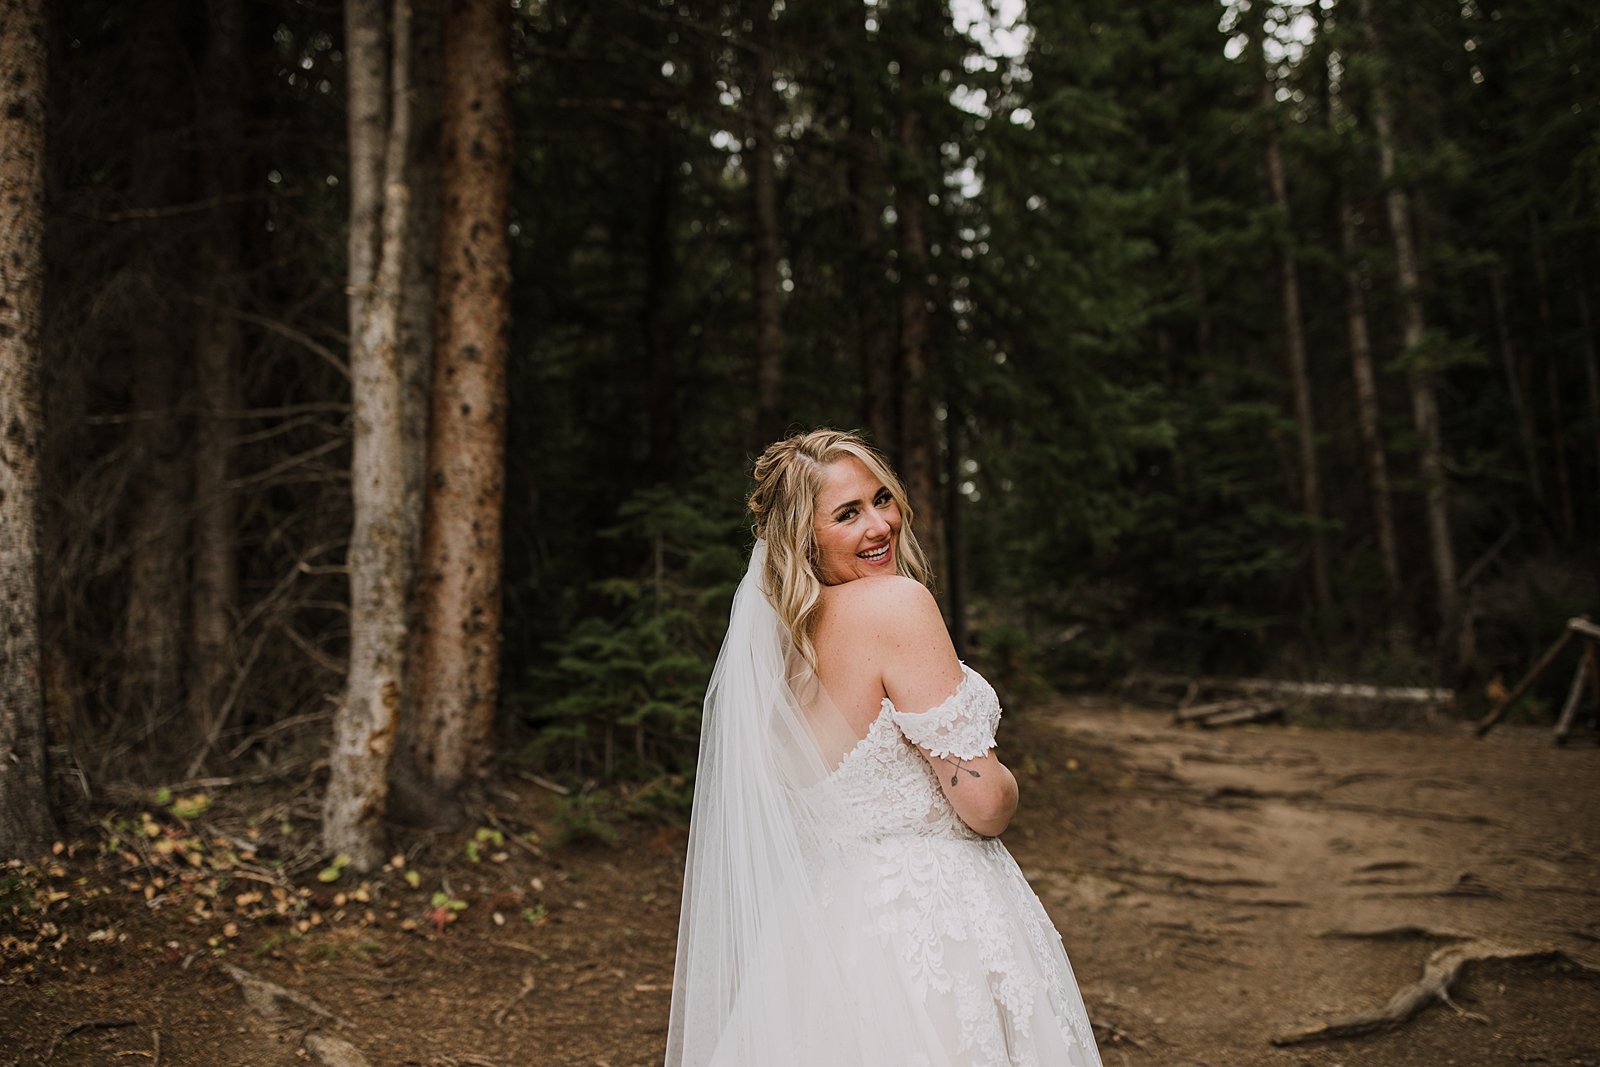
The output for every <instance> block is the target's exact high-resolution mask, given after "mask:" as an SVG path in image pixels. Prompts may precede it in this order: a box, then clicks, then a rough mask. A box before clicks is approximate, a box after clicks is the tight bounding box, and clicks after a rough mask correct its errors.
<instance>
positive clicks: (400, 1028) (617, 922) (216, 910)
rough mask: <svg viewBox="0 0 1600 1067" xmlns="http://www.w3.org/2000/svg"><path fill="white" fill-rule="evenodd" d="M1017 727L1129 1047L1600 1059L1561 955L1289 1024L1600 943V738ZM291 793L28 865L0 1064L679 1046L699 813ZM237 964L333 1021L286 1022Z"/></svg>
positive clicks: (4, 1007) (634, 1051) (614, 1057)
mask: <svg viewBox="0 0 1600 1067" xmlns="http://www.w3.org/2000/svg"><path fill="white" fill-rule="evenodd" d="M1001 743H1002V749H1001V753H1002V756H1003V757H1004V758H1005V759H1006V760H1007V761H1008V762H1009V763H1010V764H1011V765H1012V766H1013V767H1014V768H1015V769H1016V771H1017V775H1018V778H1019V781H1020V783H1021V787H1022V795H1023V808H1022V812H1021V814H1020V815H1019V816H1018V818H1017V821H1016V823H1015V824H1014V825H1013V827H1012V828H1011V829H1010V830H1009V831H1008V832H1007V834H1006V840H1007V842H1008V844H1009V845H1010V847H1011V849H1012V851H1013V852H1014V853H1015V854H1016V856H1017V859H1018V860H1019V862H1020V863H1021V864H1022V866H1023V869H1024V870H1025V871H1026V872H1027V873H1028V875H1029V878H1030V880H1031V881H1032V883H1033V885H1034V888H1035V889H1036V890H1037V891H1038V893H1039V895H1040V897H1041V899H1042V900H1043V901H1044V903H1045V905H1046V907H1047V908H1048V909H1049V910H1050V912H1051V914H1052V915H1053V916H1054V918H1055V920H1056V923H1057V925H1058V926H1059V927H1060V929H1061V932H1062V935H1063V938H1064V940H1065V942H1066V945H1067V949H1068V952H1069V954H1070V955H1071V957H1072V961H1073V965H1074V967H1075V968H1076V970H1077V974H1078V977H1079V981H1080V983H1081V985H1082V988H1083V992H1084V995H1085V998H1086V1000H1087V1002H1088V1004H1089V1009H1090V1014H1091V1015H1092V1016H1093V1017H1094V1019H1095V1021H1096V1024H1097V1027H1098V1028H1099V1030H1100V1032H1101V1035H1102V1054H1103V1057H1104V1059H1105V1061H1106V1063H1107V1065H1108V1067H1112V1065H1117V1067H1120V1065H1123V1064H1128V1065H1147V1064H1148V1065H1162V1067H1166V1065H1190V1064H1200V1065H1210V1067H1224V1065H1227V1067H1255V1065H1262V1067H1269V1065H1270V1067H1334V1065H1336V1064H1363V1065H1374V1067H1423V1065H1428V1067H1436V1065H1445V1064H1462V1065H1466V1064H1474V1065H1476V1064H1562V1065H1581V1064H1589V1065H1600V1028H1597V1027H1596V1026H1595V1024H1594V1020H1595V1019H1596V1018H1600V980H1597V978H1596V976H1595V974H1594V973H1593V972H1588V971H1585V970H1583V969H1582V968H1581V967H1579V966H1575V965H1573V964H1571V963H1564V962H1561V961H1560V960H1559V959H1557V960H1554V961H1550V960H1545V961H1532V962H1511V961H1491V962H1485V963H1480V964H1474V965H1472V966H1471V967H1469V969H1468V970H1467V972H1466V974H1465V976H1464V978H1463V979H1462V981H1461V982H1460V983H1459V984H1458V985H1457V987H1456V992H1455V996H1454V998H1453V999H1454V1002H1455V1005H1456V1008H1455V1009H1452V1008H1451V1007H1450V1006H1446V1005H1443V1004H1436V1005H1433V1006H1431V1007H1429V1008H1427V1009H1426V1010H1425V1011H1423V1012H1422V1013H1421V1015H1420V1016H1419V1017H1418V1018H1416V1019H1415V1020H1413V1021H1412V1022H1410V1023H1409V1024H1407V1025H1405V1026H1403V1027H1401V1028H1399V1029H1396V1030H1393V1031H1390V1032H1386V1033H1379V1034H1374V1035H1371V1036H1367V1037H1361V1038H1356V1039H1350V1040H1340V1041H1334V1042H1328V1043H1321V1044H1304V1045H1296V1046H1291V1047H1283V1048H1279V1047H1275V1046H1273V1045H1272V1044H1270V1040H1271V1039H1272V1038H1273V1037H1274V1036H1279V1035H1283V1034H1286V1033H1288V1032H1290V1031H1294V1030H1299V1029H1302V1028H1305V1027H1308V1026H1311V1025H1314V1024H1316V1023H1319V1022H1323V1021H1326V1020H1329V1019H1332V1018H1334V1017H1336V1016H1340V1015H1345V1014H1350V1013H1353V1012H1359V1011H1365V1010H1370V1009H1376V1008H1379V1007H1381V1006H1382V1005H1383V1004H1384V1003H1385V1002H1386V1001H1387V1000H1388V999H1389V997H1390V996H1391V995H1392V994H1393V993H1395V992H1396V991H1397V990H1399V989H1400V988H1401V987H1403V986H1405V985H1407V984H1409V983H1411V982H1412V981H1414V980H1416V979H1417V978H1418V977H1419V975H1420V974H1421V972H1422V967H1423V964H1424V962H1425V961H1426V960H1427V958H1428V956H1429V954H1430V953H1432V952H1434V951H1436V950H1438V949H1439V947H1440V946H1441V945H1442V944H1448V943H1453V942H1445V941H1439V940H1430V939H1428V937H1429V932H1430V931H1431V932H1432V934H1433V935H1437V936H1440V937H1464V938H1476V939H1483V940H1487V941H1493V942H1496V943H1498V944H1503V945H1515V946H1526V947H1529V948H1551V949H1558V950H1561V951H1563V952H1565V953H1567V954H1568V956H1569V957H1571V958H1572V959H1576V960H1580V961H1587V962H1589V963H1595V962H1597V960H1600V907H1597V906H1596V905H1597V902H1600V750H1596V749H1593V748H1577V749H1566V750H1559V749H1556V748H1554V747H1553V746H1552V745H1551V744H1550V742H1549V738H1548V734H1547V733H1545V732H1544V731H1534V730H1528V729H1521V728H1502V729H1501V730H1500V731H1497V732H1496V733H1495V734H1493V735H1491V736H1490V737H1489V738H1488V739H1487V740H1485V741H1482V742H1480V741H1476V740H1473V739H1472V738H1471V737H1470V736H1469V735H1468V734H1467V733H1466V732H1465V730H1455V729H1453V728H1444V729H1434V730H1431V731H1428V732H1398V731H1374V732H1359V733H1358V732H1352V731H1341V730H1308V729H1300V728H1295V727H1278V726H1269V727H1249V728H1245V729H1240V730H1234V731H1219V732H1199V731H1192V730H1184V729H1180V728H1177V727H1174V726H1172V725H1171V724H1170V721H1169V718H1168V717H1167V716H1166V715H1164V714H1162V713H1159V712H1152V711H1144V710H1137V709H1131V708H1126V707H1122V706H1120V705H1117V704H1115V703H1112V702H1108V701H1089V700H1084V701H1074V702H1068V703H1058V704H1054V705H1050V706H1048V707H1041V708H1039V709H1036V710H1033V711H1030V712H1027V713H1025V714H1020V715H1016V716H1012V717H1010V718H1008V720H1007V722H1006V725H1005V727H1004V728H1003V731H1002V735H1001ZM269 799H272V798H263V797H261V796H245V795H238V796H231V795H228V794H227V793H226V792H224V794H223V795H221V796H220V797H219V798H218V803H217V808H216V809H213V810H212V811H211V812H207V813H206V814H205V815H204V816H201V817H197V818H194V819H192V820H178V819H173V818H168V819H164V820H156V822H155V830H154V831H151V830H149V829H148V827H149V826H150V825H152V824H151V823H145V822H142V821H141V820H140V819H138V817H137V816H136V817H134V818H132V819H126V818H125V828H126V829H127V831H128V833H129V834H130V835H131V836H132V837H134V838H135V839H136V840H137V841H138V842H139V844H138V847H136V848H128V847H108V842H107V837H106V834H105V833H101V834H99V835H98V836H95V837H91V838H86V839H85V840H83V841H80V842H77V843H75V844H73V846H72V847H71V848H70V849H68V850H66V851H65V852H63V854H62V855H59V856H57V857H56V858H55V859H54V860H53V861H51V862H49V863H46V864H43V865H40V866H38V867H36V868H30V869H28V870H22V869H18V868H12V869H10V870H0V953H3V957H0V958H3V961H4V962H3V966H4V970H3V972H0V1064H5V1065H15V1067H23V1065H30V1067H31V1065H34V1064H41V1063H45V1062H48V1063H49V1064H50V1065H52V1067H59V1065H79V1064H123V1063H127V1064H141V1063H143V1064H153V1065H155V1067H162V1065H184V1064H192V1065H206V1067H213V1065H228V1064H239V1065H248V1067H276V1065H279V1064H283V1065H288V1064H303V1063H306V1062H307V1061H308V1052H307V1050H306V1046H307V1043H308V1041H311V1042H314V1041H315V1040H316V1038H317V1037H318V1036H319V1035H336V1036H338V1037H341V1038H343V1039H344V1040H346V1041H348V1042H350V1043H351V1044H352V1045H354V1046H355V1047H356V1048H358V1049H360V1050H361V1051H362V1052H363V1053H365V1055H366V1056H367V1058H368V1059H369V1060H370V1061H371V1062H372V1063H373V1064H383V1065H391V1064H396V1065H428V1067H469V1065H479V1067H512V1065H523V1064H541V1065H543V1064H550V1065H568V1064H572V1065H584V1067H625V1065H627V1067H635V1065H654V1064H658V1063H659V1062H660V1061H661V1057H662V1052H663V1046H664V1041H665V1028H666V1017H667V1010H668V1004H669V1001H670V996H671V975H672V962H673V952H674V941H675V936H676V928H677V912H678V895H679V889H680V878H681V865H682V855H683V846H684V842H685V839H686V833H685V831H684V830H683V828H682V827H681V826H675V825H672V824H670V823H668V822H664V821H656V822H634V823H631V824H628V825H626V826H624V827H622V829H621V834H620V837H619V839H618V840H617V842H615V843H614V844H613V845H610V846H606V845H601V844H589V845H585V846H573V845H569V846H565V847H556V846H554V845H553V844H551V839H552V838H553V837H554V835H555V832H556V829H557V818H556V809H555V798H553V797H552V796H551V795H550V794H548V793H546V792H544V791H543V790H540V789H538V788H536V787H534V786H531V785H527V784H525V783H522V782H520V781H515V780H508V781H507V782H504V783H501V784H500V785H499V786H498V787H497V791H496V799H495V801H494V809H495V811H496V812H497V813H498V816H499V819H500V820H501V823H502V825H503V826H504V827H508V828H509V827H515V828H516V829H517V830H518V831H520V834H519V839H518V841H514V842H513V841H507V840H506V839H505V835H504V834H502V835H500V836H499V837H496V836H495V835H494V834H493V833H489V832H487V828H475V829H472V830H467V831H463V832H462V833H459V834H453V835H441V836H437V837H433V838H427V839H422V840H417V841H414V842H412V845H411V847H410V848H408V849H407V851H406V854H405V857H404V862H403V865H395V866H391V867H390V868H387V869H385V870H384V871H383V872H382V873H381V874H379V875H377V876H374V877H372V878H369V879H365V880H361V879H357V878H356V877H355V876H354V875H353V874H352V873H351V872H341V873H340V874H339V876H338V877H337V878H336V879H334V880H332V881H330V882H326V883H324V882H321V881H319V880H318V879H317V877H316V874H315V869H314V867H309V866H305V865H304V864H296V863H291V864H290V865H289V869H291V870H296V871H298V873H297V875H296V876H295V877H294V878H293V879H290V878H287V877H285V876H284V875H282V874H281V873H278V872H276V871H274V870H272V869H271V868H270V867H269V866H267V865H265V864H263V863H262V861H260V860H256V859H253V858H251V853H250V852H249V851H248V841H247V840H245V839H244V838H243V836H242V835H241V833H240V832H239V831H238V830H237V829H236V828H235V829H231V830H230V829H227V827H229V826H232V825H233V824H230V823H228V821H227V819H228V817H229V816H230V814H231V815H232V817H234V818H235V820H236V822H237V823H238V825H241V826H242V825H244V823H245V821H247V820H246V814H247V813H248V812H250V811H252V810H258V809H263V808H266V807H269V806H270V805H269V803H268V801H269ZM277 799H278V800H280V801H281V798H277ZM224 809H226V810H224ZM219 826H220V827H223V828H224V829H223V830H221V831H220V832H219V834H211V833H210V831H212V830H214V829H215V828H216V827H219ZM141 833H142V834H144V836H143V837H138V835H139V834H141ZM507 833H509V829H508V830H507ZM162 841H172V842H174V843H173V844H172V845H171V846H170V847H169V846H162V847H163V848H166V851H164V852H163V851H161V849H158V848H156V847H153V846H152V843H154V844H155V845H159V844H160V842H162ZM219 842H220V843H219ZM228 848H232V849H234V850H235V851H234V852H230V853H229V856H230V857H231V858H230V861H229V862H219V861H217V860H216V856H217V854H218V852H219V850H222V851H226V850H227V849H228ZM238 850H244V851H242V852H239V851H238ZM190 851H193V852H195V853H197V854H198V853H204V854H203V855H199V856H197V858H193V859H191V858H189V852H190ZM240 855H242V856H243V857H244V859H242V860H240V859H239V856H240ZM130 856H131V858H130ZM473 856H475V857H476V859H474V858H472V857H473ZM302 867H304V869H303V870H301V868H302ZM158 879H159V881H160V883H161V884H159V885H157V884H155V883H156V881H157V880H158ZM275 881H276V882H280V883H282V884H279V885H274V884H272V883H273V882H275ZM413 882H414V883H415V884H414V885H413V884H412V883H413ZM257 893H259V894H260V896H259V898H254V897H253V894H257ZM278 894H281V896H280V895H278ZM362 898H364V899H362ZM460 905H464V907H462V906H460ZM1396 928H1401V929H1399V932H1398V933H1396V934H1394V935H1393V936H1390V937H1386V938H1381V939H1380V938H1370V937H1333V936H1325V935H1328V934H1330V933H1338V932H1344V933H1355V934H1363V933H1372V932H1375V931H1381V930H1386V929H1389V930H1393V929H1396ZM1403 928H1412V929H1410V930H1409V931H1407V930H1405V929H1403ZM230 966H232V967H237V968H242V969H243V972H245V973H247V974H248V975H250V976H253V977H254V978H257V979H260V980H263V981H267V982H272V983H276V984H277V985H279V986H281V987H283V988H284V989H285V990H288V991H291V992H294V993H297V994H301V995H303V996H304V997H306V998H308V999H311V1000H313V1001H314V1003H316V1004H317V1005H320V1006H321V1007H322V1008H324V1009H326V1011H327V1012H329V1013H331V1015H332V1016H333V1018H327V1017H322V1016H319V1015H316V1014H313V1013H311V1012H290V1013H288V1014H286V1015H285V1016H283V1017H282V1018H280V1019H278V1020H277V1021H275V1022H267V1021H265V1020H264V1019H263V1018H262V1017H261V1016H260V1015H258V1014H257V1013H256V1012H253V1011H251V1010H250V1009H248V1008H247V1007H246V1006H245V999H244V996H243V993H242V991H241V986H240V984H239V981H238V979H237V978H236V977H234V976H233V975H231V974H230V972H229V970H228V967H230Z"/></svg>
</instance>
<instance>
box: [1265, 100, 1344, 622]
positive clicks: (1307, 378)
mask: <svg viewBox="0 0 1600 1067" xmlns="http://www.w3.org/2000/svg"><path fill="white" fill-rule="evenodd" d="M1261 106H1262V108H1263V109H1265V110H1266V112H1267V114H1268V115H1271V113H1272V109H1273V108H1274V106H1275V105H1274V101H1273V96H1272V83H1271V82H1270V81H1263V82H1262V89H1261ZM1268 121H1271V120H1270V119H1269V120H1268ZM1266 164H1267V187H1268V189H1270V190H1271V193H1272V203H1273V206H1274V207H1276V208H1277V210H1278V216H1279V219H1280V220H1281V224H1282V226H1283V233H1282V234H1281V235H1280V237H1279V240H1278V273H1279V278H1280V284H1281V289H1280V296H1281V299H1282V301H1283V329H1284V342H1285V343H1284V347H1285V355H1286V356H1287V357H1288V370H1289V383H1290V386H1291V388H1292V393H1293V396H1294V422H1295V429H1296V432H1297V438H1298V442H1299V446H1300V449H1299V453H1300V464H1299V468H1300V470H1299V473H1300V478H1299V482H1300V486H1299V489H1300V510H1301V511H1302V512H1303V513H1304V514H1305V516H1306V517H1307V518H1309V519H1310V520H1311V521H1312V522H1313V523H1316V524H1318V525H1319V526H1320V524H1321V522H1322V486H1321V480H1320V478H1319V477H1318V472H1317V426H1316V413H1315V411H1314V410H1313V408H1312V404H1311V374H1310V370H1309V369H1308V363H1307V359H1306V331H1305V324H1304V320H1303V318H1302V316H1301V314H1300V267H1299V264H1297V263H1296V262H1295V249H1294V237H1293V230H1292V216H1291V214H1290V210H1289V188H1288V182H1287V181H1286V180H1285V178H1284V175H1283V153H1282V151H1281V150H1280V148H1279V146H1278V135H1277V132H1276V131H1275V130H1269V131H1268V133H1267V144H1266ZM1311 591H1312V596H1313V598H1314V600H1315V602H1316V604H1317V606H1318V607H1326V606H1327V604H1328V601H1329V600H1330V599H1331V594H1330V592H1329V583H1328V545H1327V538H1326V537H1324V536H1323V533H1322V531H1321V530H1320V529H1318V530H1315V531H1313V532H1312V534H1311Z"/></svg>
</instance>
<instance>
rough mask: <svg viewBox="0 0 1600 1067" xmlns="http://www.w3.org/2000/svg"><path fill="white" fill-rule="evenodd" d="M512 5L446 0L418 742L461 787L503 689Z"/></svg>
mask: <svg viewBox="0 0 1600 1067" xmlns="http://www.w3.org/2000/svg"><path fill="white" fill-rule="evenodd" d="M510 13H511V9H510V8H509V7H508V6H507V5H506V4H504V3H501V2H499V0H449V3H448V4H447V6H446V11H445V51H444V72H445V73H444V142H443V146H444V147H443V161H444V167H443V192H444V202H443V211H442V215H441V225H440V246H439V247H440V291H439V315H438V341H437V345H436V348H435V365H434V374H433V415H432V421H431V424H430V442H429V450H428V489H429V491H428V494H427V505H426V521H425V523H424V536H423V552H422V564H421V572H420V573H421V582H420V585H419V588H420V598H419V617H420V619H421V625H422V632H421V635H420V640H419V642H418V654H417V662H416V670H415V674H414V678H415V682H416V699H417V714H418V722H417V734H416V741H415V748H414V750H413V753H412V757H413V760H414V763H415V765H416V768H417V770H418V771H419V772H420V775H421V777H422V778H423V780H424V782H425V783H426V784H428V785H431V786H432V788H433V789H434V790H436V791H438V792H439V793H444V794H448V793H451V792H454V791H455V790H456V789H457V788H458V787H459V786H460V785H461V784H462V783H463V782H464V781H465V780H467V779H469V778H472V777H478V776H481V775H482V774H483V773H484V772H485V771H486V770H487V769H488V766H489V760H490V755H491V752H490V738H491V736H492V732H493V728H494V717H495V710H496V705H497V701H498V697H499V676H500V573H501V557H502V553H501V514H502V510H503V503H504V499H505V431H506V402H507V399H506V356H507V353H508V350H509V347H510V286H511V243H510V235H509V230H508V227H509V224H510V213H511V168H512V154H511V153H512V119H511V80H512V71H511V39H510V32H511V25H510Z"/></svg>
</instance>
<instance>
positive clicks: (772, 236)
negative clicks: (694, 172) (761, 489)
mask: <svg viewBox="0 0 1600 1067" xmlns="http://www.w3.org/2000/svg"><path fill="white" fill-rule="evenodd" d="M750 18H751V24H752V25H753V27H754V32H753V34H752V36H751V41H750V47H751V49H752V51H753V52H754V55H753V56H752V57H751V65H752V67H753V68H754V69H753V70H752V72H751V75H750V135H749V138H748V140H747V144H746V150H747V152H748V158H749V163H750V218H751V242H750V249H751V252H750V283H751V287H752V288H751V296H752V303H753V305H754V308H755V326H756V344H755V359H756V411H755V426H754V431H753V440H752V444H753V446H754V447H755V448H758V449H759V448H760V447H762V446H763V445H764V444H765V443H766V442H768V441H770V440H772V439H773V438H774V437H776V436H777V435H778V434H779V433H780V432H781V431H782V429H783V427H782V420H781V418H780V416H779V412H778V400H779V387H780V386H781V384H782V376H783V326H782V309H781V307H780V302H779V290H778V286H779V277H778V258H779V253H778V241H779V238H778V179H777V160H776V158H775V155H774V152H775V148H776V146H775V145H774V143H773V141H774V138H775V137H776V134H777V125H778V101H777V94H776V93H775V92H774V91H773V88H772V76H773V60H774V35H773V26H772V5H771V3H770V2H769V0H757V3H755V5H754V10H753V11H752V12H751V16H750Z"/></svg>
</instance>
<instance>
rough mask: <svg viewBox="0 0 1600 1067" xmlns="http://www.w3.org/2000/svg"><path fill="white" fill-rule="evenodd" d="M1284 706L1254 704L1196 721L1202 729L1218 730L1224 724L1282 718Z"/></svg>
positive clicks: (1243, 723) (1242, 723)
mask: <svg viewBox="0 0 1600 1067" xmlns="http://www.w3.org/2000/svg"><path fill="white" fill-rule="evenodd" d="M1282 718H1283V708H1282V707H1281V706H1280V705H1277V704H1253V705H1251V706H1249V707H1244V708H1239V709H1237V710H1235V711H1225V712H1222V713H1221V714H1218V715H1212V716H1211V717H1209V718H1205V719H1200V720H1199V721H1197V722H1196V723H1195V725H1196V726H1198V727H1200V729H1202V730H1216V729H1220V728H1221V727H1224V726H1243V725H1245V724H1246V723H1252V722H1266V721H1267V720H1268V719H1282Z"/></svg>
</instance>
